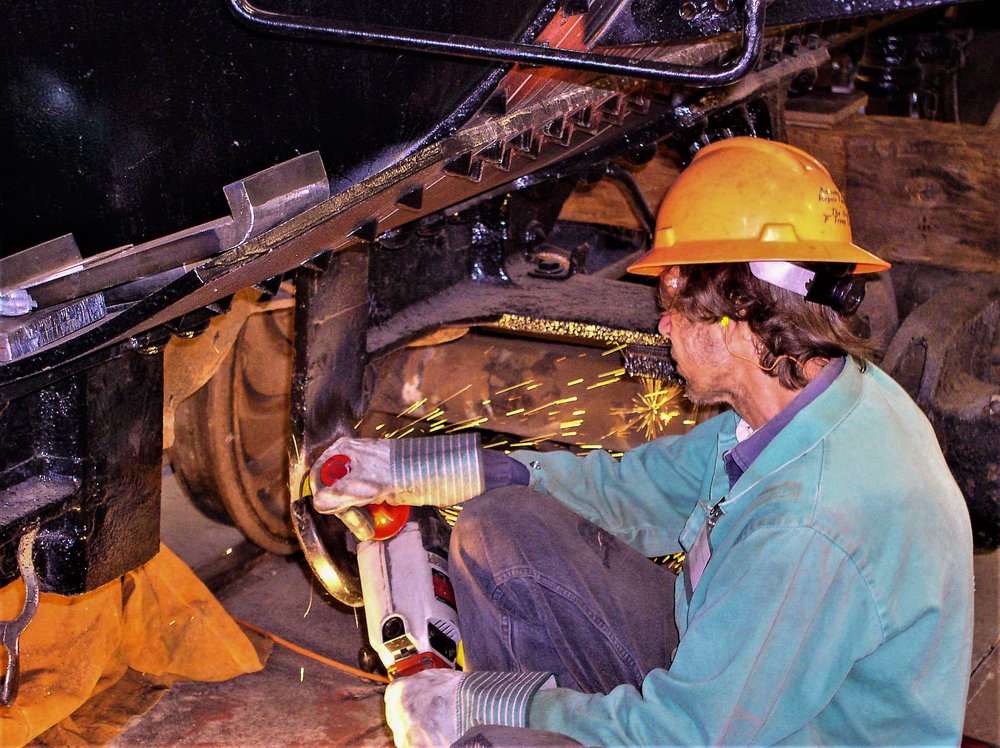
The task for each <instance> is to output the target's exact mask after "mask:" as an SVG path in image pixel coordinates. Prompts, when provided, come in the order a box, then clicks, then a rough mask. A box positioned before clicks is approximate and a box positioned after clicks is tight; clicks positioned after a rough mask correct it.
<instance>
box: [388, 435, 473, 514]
mask: <svg viewBox="0 0 1000 748" xmlns="http://www.w3.org/2000/svg"><path fill="white" fill-rule="evenodd" d="M389 464H390V465H391V469H392V482H393V485H394V487H395V488H396V489H397V490H399V491H402V492H406V493H410V494H413V495H414V496H416V497H419V503H421V504H424V505H427V506H438V507H442V506H451V505H453V504H458V503H460V502H462V501H466V500H468V499H471V498H472V497H473V496H478V495H479V494H481V493H482V492H483V491H484V490H486V485H485V483H484V478H483V459H482V453H481V450H480V448H479V435H478V434H452V435H449V436H429V437H416V438H412V439H393V440H391V453H390V460H389Z"/></svg>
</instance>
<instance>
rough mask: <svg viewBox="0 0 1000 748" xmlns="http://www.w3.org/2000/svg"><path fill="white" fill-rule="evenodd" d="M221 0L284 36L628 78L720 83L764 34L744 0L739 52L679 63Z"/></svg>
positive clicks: (757, 4)
mask: <svg viewBox="0 0 1000 748" xmlns="http://www.w3.org/2000/svg"><path fill="white" fill-rule="evenodd" d="M227 2H228V4H229V8H230V10H232V12H233V13H234V14H235V15H236V17H237V18H239V19H240V20H242V21H243V22H245V23H246V24H248V25H250V26H252V27H253V28H256V29H259V30H262V31H267V32H271V33H277V34H282V35H286V36H297V37H305V38H313V39H327V40H330V41H337V42H348V43H351V44H360V45H363V46H373V47H388V48H390V49H402V50H411V51H415V52H434V53H438V54H445V55H451V56H455V57H465V58H470V59H474V60H492V61H495V62H506V63H518V64H527V65H543V66H549V67H558V68H571V69H575V70H586V71H589V72H592V73H600V74H604V75H625V76H628V77H630V78H644V79H648V80H654V81H661V82H666V83H683V84H686V85H691V86H702V87H711V86H721V85H725V84H727V83H732V82H733V81H736V80H738V79H740V78H742V77H743V76H744V75H745V74H746V73H748V72H749V71H750V70H751V69H752V68H753V66H754V65H755V64H756V62H757V58H758V57H759V55H760V50H761V41H762V39H763V36H764V5H765V0H746V5H745V11H746V18H745V24H744V26H743V39H742V42H741V45H740V53H739V56H738V58H737V59H736V60H734V61H732V62H730V63H728V64H725V65H718V66H715V67H710V66H705V67H698V66H695V65H679V64H676V63H670V62H660V61H656V60H645V59H643V58H641V57H630V56H627V55H608V54H595V53H593V52H581V51H577V50H569V49H558V48H554V47H544V46H542V45H540V44H522V43H518V42H504V41H500V40H496V39H487V38H483V37H477V36H464V35H460V34H443V33H439V32H433V31H417V30H414V29H400V28H394V27H389V26H380V25H375V24H362V23H336V22H333V21H328V20H323V19H318V18H311V17H308V16H296V15H290V14H286V13H277V12H274V11H270V10H265V9H263V8H259V7H257V6H255V5H253V4H252V3H250V2H249V0H227Z"/></svg>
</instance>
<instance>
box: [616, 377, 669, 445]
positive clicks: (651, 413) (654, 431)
mask: <svg viewBox="0 0 1000 748" xmlns="http://www.w3.org/2000/svg"><path fill="white" fill-rule="evenodd" d="M639 382H640V384H641V385H642V392H640V393H639V394H638V395H633V397H632V403H633V405H632V406H631V407H628V408H615V409H613V410H612V411H611V414H612V415H615V416H623V417H624V418H625V424H624V425H623V426H621V427H620V428H617V429H615V430H614V431H612V432H610V433H608V434H605V435H604V436H602V437H601V439H607V438H608V437H609V436H612V435H616V434H617V435H620V434H625V433H628V432H629V431H638V430H639V429H642V431H643V432H644V434H645V436H646V439H655V438H656V437H658V436H660V435H661V434H662V433H663V432H664V431H666V429H667V424H669V423H670V422H671V421H672V420H673V419H674V418H676V417H677V416H679V415H680V414H681V410H680V408H679V407H677V402H675V401H676V400H677V398H678V397H679V396H680V394H681V387H680V385H678V384H665V383H664V382H661V381H660V380H658V379H647V378H646V377H641V378H640V379H639Z"/></svg>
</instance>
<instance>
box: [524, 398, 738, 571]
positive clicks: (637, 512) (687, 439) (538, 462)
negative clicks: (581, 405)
mask: <svg viewBox="0 0 1000 748" xmlns="http://www.w3.org/2000/svg"><path fill="white" fill-rule="evenodd" d="M727 419H728V420H727ZM727 424H728V425H729V426H731V427H732V428H735V416H733V414H732V413H726V414H723V415H721V416H717V417H716V418H713V419H711V420H709V421H706V422H705V423H703V424H701V425H699V426H697V427H696V428H694V429H692V430H691V431H690V432H689V433H687V434H685V435H684V436H681V437H661V438H659V439H655V440H653V441H651V442H647V443H646V444H643V445H641V446H639V447H636V448H635V449H633V450H630V451H629V452H626V453H625V455H624V456H623V457H622V459H621V461H619V460H616V459H615V458H613V457H612V456H611V455H609V454H608V453H607V452H605V451H603V450H595V451H594V452H591V453H590V454H588V455H586V456H584V457H578V456H576V455H574V454H571V453H569V452H565V451H557V452H528V451H516V452H512V453H511V457H513V458H514V459H516V460H518V461H519V462H521V463H523V464H524V465H526V466H527V467H528V470H529V473H530V477H531V483H530V485H531V487H532V488H534V489H535V490H536V491H540V492H542V493H546V494H549V495H551V496H552V497H553V498H555V499H556V500H557V501H559V502H560V503H562V504H564V505H566V506H567V507H569V508H570V509H572V510H573V511H574V512H576V513H577V514H579V515H580V516H582V517H585V518H586V519H588V520H590V521H591V522H593V523H594V524H596V525H599V526H600V527H603V528H604V529H605V530H607V531H608V532H610V533H612V534H613V535H615V536H616V537H617V538H619V539H620V540H622V541H623V542H625V543H628V544H629V545H631V546H632V547H633V548H635V549H636V550H638V551H639V552H640V553H642V554H643V555H646V556H659V555H662V554H665V553H675V552H677V551H679V550H680V549H681V548H680V544H679V543H678V537H679V536H680V532H681V530H682V529H683V527H684V523H685V522H686V521H687V519H688V517H689V516H690V515H691V512H692V511H693V509H694V507H695V504H696V503H697V501H698V499H699V498H705V496H703V495H701V494H702V492H704V491H707V485H706V475H709V476H710V475H711V474H712V472H713V471H714V467H715V465H716V463H717V462H718V461H719V460H720V459H721V456H719V455H717V452H718V443H719V432H720V429H722V428H723V427H724V426H726V425H727Z"/></svg>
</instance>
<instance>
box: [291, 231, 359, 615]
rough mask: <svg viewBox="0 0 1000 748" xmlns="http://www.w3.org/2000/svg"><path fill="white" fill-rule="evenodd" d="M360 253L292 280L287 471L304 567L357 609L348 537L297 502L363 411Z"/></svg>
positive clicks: (337, 257) (333, 521)
mask: <svg viewBox="0 0 1000 748" xmlns="http://www.w3.org/2000/svg"><path fill="white" fill-rule="evenodd" d="M367 329H368V253H367V251H366V250H365V249H364V248H360V249H357V250H354V251H347V252H339V253H337V254H334V255H332V257H330V259H329V265H328V266H327V267H326V269H325V271H306V272H300V273H299V274H298V275H297V276H296V282H295V366H294V369H293V373H292V414H291V418H292V423H291V436H292V441H293V449H294V453H293V454H292V456H291V460H290V463H291V464H290V466H289V488H290V491H291V503H292V526H293V527H294V528H295V532H296V534H297V535H298V537H299V542H300V544H301V545H302V548H303V551H304V553H305V556H306V560H307V561H308V562H309V565H310V567H311V568H312V570H313V572H314V573H315V574H316V576H317V578H318V579H319V580H320V582H322V584H323V586H324V587H326V589H327V590H328V591H329V592H330V594H332V595H333V596H334V597H335V598H337V599H338V600H340V601H341V602H342V603H344V604H345V605H352V606H357V605H360V604H361V584H360V580H359V578H358V575H357V565H356V562H355V560H354V557H353V554H351V553H350V552H349V550H348V548H347V540H348V535H349V533H348V532H347V531H346V529H345V528H344V526H343V524H342V523H341V522H340V520H339V519H337V518H336V517H330V516H325V515H321V514H317V513H316V512H314V511H313V508H312V502H311V501H310V497H309V496H307V495H304V490H305V486H304V482H305V479H306V477H307V476H308V473H309V469H310V468H311V467H312V464H313V462H314V461H315V460H316V459H318V458H319V456H320V454H321V453H322V452H323V450H324V449H326V448H327V447H328V446H330V443H331V442H332V441H333V440H334V439H335V438H337V437H338V436H345V435H348V434H351V433H354V430H355V428H356V424H357V422H358V421H359V420H360V418H361V416H362V414H363V413H364V412H365V410H366V409H367V407H368V397H369V396H370V393H368V392H367V391H366V389H365V381H364V380H365V365H366V363H367V360H368V357H367V354H366V351H365V340H366V330H367Z"/></svg>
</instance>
